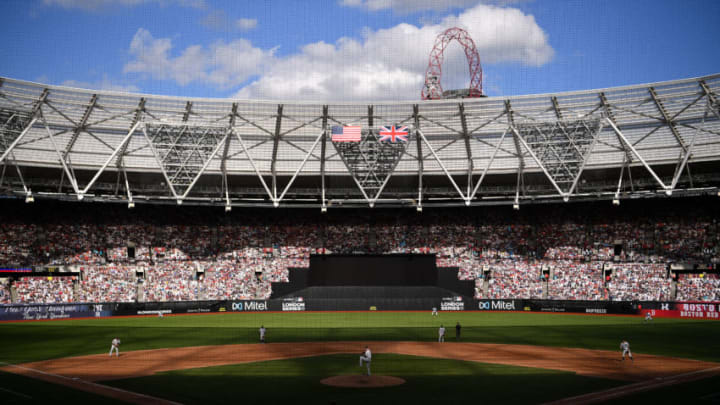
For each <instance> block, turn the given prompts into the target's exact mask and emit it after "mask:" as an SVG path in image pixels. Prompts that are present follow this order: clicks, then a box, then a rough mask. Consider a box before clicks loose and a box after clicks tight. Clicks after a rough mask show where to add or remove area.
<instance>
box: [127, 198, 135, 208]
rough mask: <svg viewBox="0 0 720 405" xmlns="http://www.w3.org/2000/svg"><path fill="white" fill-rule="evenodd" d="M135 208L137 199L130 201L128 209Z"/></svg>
mask: <svg viewBox="0 0 720 405" xmlns="http://www.w3.org/2000/svg"><path fill="white" fill-rule="evenodd" d="M133 208H135V201H133V200H130V201H128V209H129V210H131V209H133Z"/></svg>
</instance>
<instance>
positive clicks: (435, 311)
mask: <svg viewBox="0 0 720 405" xmlns="http://www.w3.org/2000/svg"><path fill="white" fill-rule="evenodd" d="M432 316H438V312H437V308H436V307H433V309H432Z"/></svg>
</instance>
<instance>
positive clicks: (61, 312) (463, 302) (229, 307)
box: [0, 297, 720, 321]
mask: <svg viewBox="0 0 720 405" xmlns="http://www.w3.org/2000/svg"><path fill="white" fill-rule="evenodd" d="M376 301H377V302H374V303H372V302H370V301H369V300H363V299H357V300H355V299H353V300H352V301H348V300H327V299H307V300H305V299H303V298H284V299H270V300H235V301H182V302H144V303H80V304H24V305H0V321H22V320H46V319H72V318H103V317H112V316H143V315H145V316H158V317H159V316H164V315H171V314H194V313H195V314H197V313H223V312H225V313H227V312H234V313H242V312H268V311H274V312H302V311H358V310H364V311H403V310H404V311H408V310H414V311H428V313H430V311H431V309H432V308H433V307H435V308H438V309H439V310H440V311H478V312H484V311H525V312H555V313H557V312H560V313H562V312H565V313H576V314H623V315H644V314H646V313H648V312H649V313H650V314H651V315H653V316H658V317H672V318H691V319H715V320H719V319H720V316H719V314H720V302H661V301H559V300H531V299H514V300H513V299H480V300H477V299H469V298H463V297H448V298H443V299H437V300H433V299H430V300H428V299H410V300H408V299H397V300H394V301H393V299H376Z"/></svg>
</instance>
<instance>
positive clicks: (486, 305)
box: [478, 300, 518, 311]
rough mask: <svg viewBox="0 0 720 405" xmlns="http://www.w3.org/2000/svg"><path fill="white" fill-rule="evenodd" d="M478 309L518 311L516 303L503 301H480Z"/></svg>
mask: <svg viewBox="0 0 720 405" xmlns="http://www.w3.org/2000/svg"><path fill="white" fill-rule="evenodd" d="M478 309H479V310H481V311H518V307H517V306H516V305H515V301H503V300H486V301H478Z"/></svg>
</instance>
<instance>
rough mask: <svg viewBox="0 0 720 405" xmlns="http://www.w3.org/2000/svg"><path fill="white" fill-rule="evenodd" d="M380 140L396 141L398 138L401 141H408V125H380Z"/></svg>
mask: <svg viewBox="0 0 720 405" xmlns="http://www.w3.org/2000/svg"><path fill="white" fill-rule="evenodd" d="M379 135H380V142H387V141H390V142H393V143H395V142H396V139H397V140H398V141H400V142H407V141H408V127H395V125H393V126H390V127H380V134H379Z"/></svg>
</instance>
